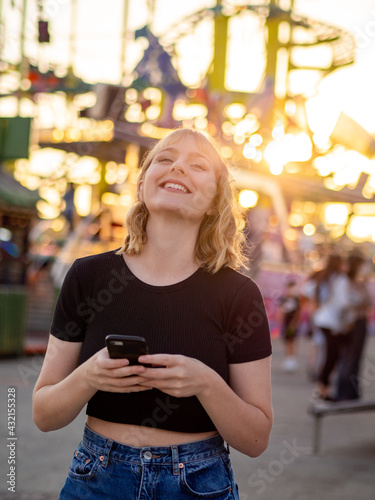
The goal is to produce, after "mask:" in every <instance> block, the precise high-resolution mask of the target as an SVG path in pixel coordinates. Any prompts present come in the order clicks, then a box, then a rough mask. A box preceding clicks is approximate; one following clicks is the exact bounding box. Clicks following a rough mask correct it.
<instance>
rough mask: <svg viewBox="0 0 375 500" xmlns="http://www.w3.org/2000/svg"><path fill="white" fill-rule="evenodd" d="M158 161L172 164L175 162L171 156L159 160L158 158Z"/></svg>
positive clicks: (161, 157)
mask: <svg viewBox="0 0 375 500" xmlns="http://www.w3.org/2000/svg"><path fill="white" fill-rule="evenodd" d="M156 161H158V162H159V163H171V162H173V158H170V157H169V156H160V157H159V158H156Z"/></svg>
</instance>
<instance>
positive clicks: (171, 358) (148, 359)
mask: <svg viewBox="0 0 375 500" xmlns="http://www.w3.org/2000/svg"><path fill="white" fill-rule="evenodd" d="M138 361H139V362H140V363H146V364H151V365H157V366H165V367H166V366H172V365H174V364H176V363H177V361H178V355H176V354H147V355H143V356H140V357H139V358H138Z"/></svg>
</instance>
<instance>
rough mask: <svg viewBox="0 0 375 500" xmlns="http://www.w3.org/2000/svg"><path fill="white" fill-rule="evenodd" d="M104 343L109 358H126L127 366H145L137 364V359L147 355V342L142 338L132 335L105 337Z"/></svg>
mask: <svg viewBox="0 0 375 500" xmlns="http://www.w3.org/2000/svg"><path fill="white" fill-rule="evenodd" d="M105 343H106V346H107V349H108V352H109V357H110V358H117V359H118V358H126V359H128V360H129V365H140V364H142V365H143V366H147V365H145V364H143V363H139V361H138V358H139V356H142V354H149V349H148V346H147V342H146V340H145V339H144V338H143V337H136V336H134V335H107V336H106V338H105Z"/></svg>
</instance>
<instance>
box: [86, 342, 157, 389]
mask: <svg viewBox="0 0 375 500" xmlns="http://www.w3.org/2000/svg"><path fill="white" fill-rule="evenodd" d="M83 366H84V367H85V369H84V377H85V380H86V383H87V384H88V385H89V386H90V387H91V388H92V389H96V390H98V391H106V392H122V393H125V392H140V391H147V390H149V389H150V388H151V387H149V386H148V385H147V383H146V382H147V379H146V378H144V377H143V376H141V374H142V375H143V373H144V372H145V370H146V368H145V367H144V366H141V365H132V366H129V361H128V360H127V359H111V358H110V357H109V354H108V349H107V348H106V347H104V348H103V349H102V350H101V351H98V352H97V353H96V354H94V355H93V356H92V357H91V358H89V359H88V360H87V361H86V362H85V363H84V365H83ZM141 384H142V385H141Z"/></svg>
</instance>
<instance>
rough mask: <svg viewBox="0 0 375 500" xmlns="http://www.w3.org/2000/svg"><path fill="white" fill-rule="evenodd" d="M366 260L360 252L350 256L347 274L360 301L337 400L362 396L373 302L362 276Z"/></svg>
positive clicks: (349, 336) (338, 382)
mask: <svg viewBox="0 0 375 500" xmlns="http://www.w3.org/2000/svg"><path fill="white" fill-rule="evenodd" d="M364 262H365V259H364V256H363V255H362V254H360V253H359V252H355V253H353V254H352V255H349V257H348V270H347V275H348V278H349V280H350V285H351V287H352V290H353V293H354V294H355V296H356V297H358V300H360V302H359V304H358V305H357V307H356V308H355V311H354V313H355V318H354V322H353V325H352V328H351V329H350V330H349V332H348V334H347V340H348V341H347V343H346V346H345V350H344V353H343V356H342V359H341V363H340V368H339V372H338V378H337V389H336V390H337V393H336V399H337V400H339V401H344V400H350V399H359V398H360V397H361V388H360V386H359V377H358V374H359V371H360V364H361V359H362V355H363V350H364V346H365V343H366V338H367V333H368V328H367V315H368V310H369V308H370V306H371V305H372V300H371V296H370V292H369V290H368V287H367V284H366V282H365V281H364V280H362V279H360V276H359V275H360V271H361V268H362V266H363V264H364Z"/></svg>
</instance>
